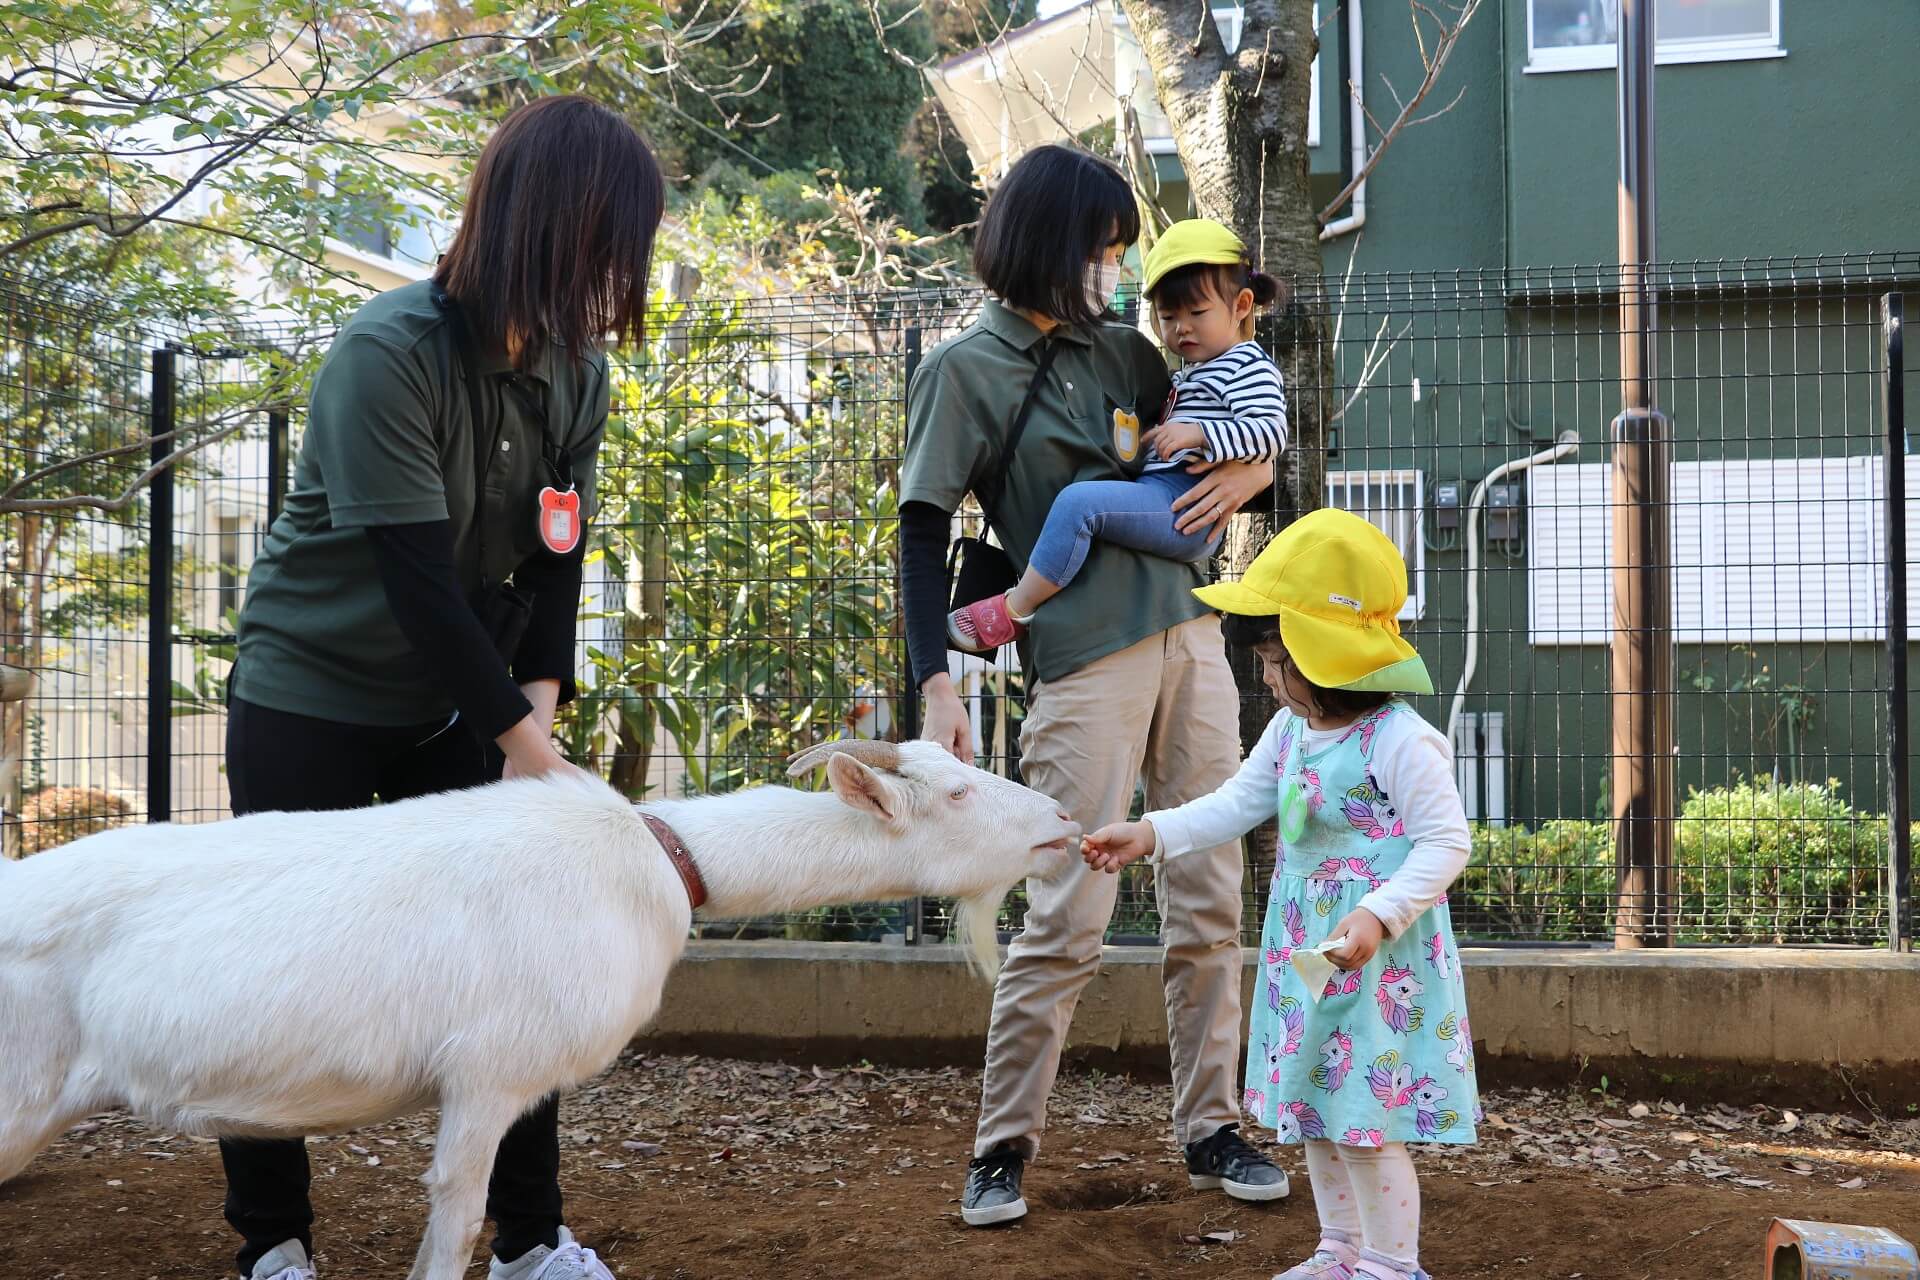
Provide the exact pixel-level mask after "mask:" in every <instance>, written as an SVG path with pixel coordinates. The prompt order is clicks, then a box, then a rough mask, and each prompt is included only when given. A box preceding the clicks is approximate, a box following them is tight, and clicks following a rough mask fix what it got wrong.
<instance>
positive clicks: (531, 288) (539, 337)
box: [433, 94, 666, 369]
mask: <svg viewBox="0 0 1920 1280" xmlns="http://www.w3.org/2000/svg"><path fill="white" fill-rule="evenodd" d="M665 212H666V184H665V182H664V181H663V180H662V178H661V176H660V165H659V163H658V162H657V161H655V159H654V158H653V152H652V151H650V150H648V148H647V144H646V143H645V142H644V141H643V140H642V139H641V137H640V135H639V134H638V133H636V132H635V131H634V128H633V126H632V125H630V124H628V123H627V122H626V120H625V119H624V118H622V117H621V116H620V115H619V114H618V113H616V112H614V111H611V110H609V109H608V108H606V107H604V106H602V105H600V104H599V103H597V102H595V101H594V100H593V99H591V98H587V97H582V96H580V95H578V94H567V95H563V96H558V97H551V98H540V99H537V100H535V101H533V102H529V103H527V104H526V105H525V106H522V107H518V108H516V109H515V110H514V111H513V112H512V113H511V114H510V115H508V116H507V118H506V119H505V120H504V121H502V122H501V125H500V127H499V128H498V129H497V130H495V131H494V135H493V137H492V138H491V139H490V140H489V141H488V142H487V145H486V149H485V150H483V151H482V152H481V153H480V159H479V162H478V163H477V164H475V166H474V170H473V180H472V181H471V182H470V183H469V184H468V187H467V203H466V208H465V210H464V211H463V212H462V214H461V217H460V230H459V231H458V232H456V233H455V235H454V237H453V244H452V245H451V246H449V247H448V249H447V252H446V254H445V255H444V256H443V257H442V258H441V259H440V264H439V266H438V267H436V268H435V269H434V273H433V278H434V280H435V281H436V282H437V283H438V284H439V285H440V287H441V288H442V289H444V290H445V291H446V292H447V294H448V295H449V296H451V297H452V298H453V299H454V300H455V301H456V302H458V303H459V304H460V305H461V306H462V307H463V308H465V310H466V314H467V315H468V317H469V322H470V323H471V324H472V325H473V327H474V329H475V331H476V332H477V333H479V334H481V335H484V336H485V338H486V339H487V340H490V341H492V342H497V343H501V344H503V345H505V346H507V348H508V349H509V350H511V351H514V352H515V354H516V363H518V364H519V365H520V366H521V368H523V369H525V368H529V367H531V366H532V364H533V363H534V362H536V361H537V360H538V359H539V358H540V353H541V351H543V350H544V349H545V348H546V347H547V345H548V344H549V343H552V342H558V343H559V344H560V345H562V346H564V347H565V348H566V349H567V352H568V354H570V355H571V356H573V358H574V359H576V360H577V359H580V358H582V357H584V356H585V355H586V354H587V353H588V352H589V351H592V350H597V349H598V348H599V347H600V346H601V344H602V343H604V342H605V341H606V340H607V339H608V338H609V337H611V338H612V339H614V340H615V341H634V342H637V341H639V340H640V339H641V337H642V333H643V329H644V326H645V321H646V313H647V290H648V284H649V275H650V271H651V268H652V262H653V238H654V233H655V232H656V231H657V230H658V229H659V226H660V219H661V217H662V215H663V214H664V213H665Z"/></svg>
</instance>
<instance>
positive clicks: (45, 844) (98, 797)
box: [20, 787, 133, 854]
mask: <svg viewBox="0 0 1920 1280" xmlns="http://www.w3.org/2000/svg"><path fill="white" fill-rule="evenodd" d="M132 813H133V810H132V808H131V806H129V805H128V804H127V802H126V801H125V800H122V799H121V798H120V797H119V796H116V795H114V794H113V793H112V792H108V791H100V790H96V789H95V788H93V787H45V788H42V789H41V790H39V791H36V792H34V793H33V794H32V795H30V796H28V797H27V799H26V803H25V804H23V805H21V806H20V828H21V830H20V845H21V849H22V851H23V854H33V853H44V852H46V851H47V850H48V849H53V848H58V847H59V846H60V845H63V844H67V843H69V842H71V841H74V840H78V839H79V838H80V837H82V836H90V835H93V834H94V833H95V832H97V831H105V830H107V829H108V828H109V827H117V826H119V825H120V824H121V823H123V822H125V821H126V820H127V818H128V817H130V816H131V815H132Z"/></svg>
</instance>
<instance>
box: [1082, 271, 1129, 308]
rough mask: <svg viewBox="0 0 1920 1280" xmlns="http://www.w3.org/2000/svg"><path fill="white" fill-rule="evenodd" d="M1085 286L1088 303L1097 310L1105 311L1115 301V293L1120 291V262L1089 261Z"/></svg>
mask: <svg viewBox="0 0 1920 1280" xmlns="http://www.w3.org/2000/svg"><path fill="white" fill-rule="evenodd" d="M1084 287H1085V288H1086V291H1087V305H1088V306H1090V307H1092V308H1093V309H1094V310H1095V311H1105V310H1106V309H1107V307H1108V306H1109V305H1110V304H1111V303H1112V302H1113V295H1114V294H1116V293H1118V292H1119V291H1120V264H1119V263H1117V262H1089V263H1088V264H1087V274H1086V277H1085V280H1084Z"/></svg>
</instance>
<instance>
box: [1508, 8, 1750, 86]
mask: <svg viewBox="0 0 1920 1280" xmlns="http://www.w3.org/2000/svg"><path fill="white" fill-rule="evenodd" d="M1619 21H1620V0H1527V70H1529V71H1586V70H1593V69H1596V68H1603V67H1607V68H1610V67H1612V66H1613V64H1614V57H1615V53H1616V50H1617V45H1616V41H1617V40H1618V39H1619ZM1653 22H1654V35H1655V39H1656V40H1657V41H1658V44H1657V47H1656V48H1655V51H1654V57H1655V59H1656V60H1657V61H1659V62H1718V61H1726V60H1730V59H1738V58H1777V57H1779V56H1780V55H1781V54H1782V53H1783V52H1784V50H1782V49H1781V47H1780V0H1654V7H1653Z"/></svg>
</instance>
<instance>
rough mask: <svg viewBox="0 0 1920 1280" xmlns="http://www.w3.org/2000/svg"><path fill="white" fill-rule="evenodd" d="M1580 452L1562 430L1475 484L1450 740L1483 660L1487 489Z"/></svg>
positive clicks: (1573, 435)
mask: <svg viewBox="0 0 1920 1280" xmlns="http://www.w3.org/2000/svg"><path fill="white" fill-rule="evenodd" d="M1579 451H1580V435H1579V433H1578V432H1576V431H1566V432H1562V433H1561V435H1560V438H1559V440H1558V441H1556V442H1555V443H1554V444H1553V445H1552V446H1551V447H1549V448H1546V449H1542V450H1541V451H1540V452H1539V453H1536V454H1534V455H1533V456H1532V457H1528V458H1515V459H1514V460H1513V461H1511V462H1503V463H1501V464H1500V465H1499V466H1497V467H1495V468H1494V469H1493V470H1491V471H1489V472H1487V478H1486V479H1484V480H1482V481H1481V482H1480V483H1479V484H1477V485H1475V486H1474V487H1473V497H1472V498H1471V499H1469V500H1468V502H1467V660H1466V663H1465V665H1463V666H1462V667H1461V668H1460V685H1459V687H1458V688H1456V689H1455V690H1454V691H1453V706H1452V707H1451V708H1449V709H1448V711H1447V741H1448V742H1452V741H1453V740H1454V734H1455V732H1456V731H1457V730H1458V729H1459V727H1460V712H1461V711H1462V710H1463V709H1465V707H1466V705H1467V687H1468V686H1469V685H1471V684H1472V683H1473V669H1474V668H1475V667H1476V666H1477V665H1479V662H1480V513H1481V512H1482V511H1483V510H1485V509H1486V505H1487V489H1488V487H1489V486H1492V485H1496V484H1498V483H1500V481H1502V480H1504V479H1506V478H1507V477H1508V476H1511V475H1518V474H1520V473H1521V472H1522V471H1526V470H1528V469H1529V468H1532V467H1536V466H1546V465H1549V464H1551V463H1555V462H1558V461H1560V459H1562V458H1565V457H1567V456H1569V455H1570V454H1574V453H1578V452H1579Z"/></svg>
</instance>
